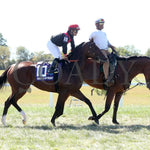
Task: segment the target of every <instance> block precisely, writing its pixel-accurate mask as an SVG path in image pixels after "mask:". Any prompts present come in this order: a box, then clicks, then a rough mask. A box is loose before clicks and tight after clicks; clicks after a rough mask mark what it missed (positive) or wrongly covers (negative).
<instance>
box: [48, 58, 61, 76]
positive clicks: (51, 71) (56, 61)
mask: <svg viewBox="0 0 150 150" xmlns="http://www.w3.org/2000/svg"><path fill="white" fill-rule="evenodd" d="M59 61H60V60H59V58H55V59H54V60H53V62H52V65H51V67H50V69H49V71H48V72H49V73H54V72H55V71H56V70H55V69H56V66H57V64H58V63H59Z"/></svg>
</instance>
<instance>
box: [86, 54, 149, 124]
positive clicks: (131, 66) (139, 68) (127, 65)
mask: <svg viewBox="0 0 150 150" xmlns="http://www.w3.org/2000/svg"><path fill="white" fill-rule="evenodd" d="M87 69H88V70H93V72H92V73H90V72H89V71H87ZM138 74H144V76H145V80H146V84H147V88H148V89H150V58H149V57H146V56H139V57H138V56H132V57H128V58H123V57H117V67H116V70H115V75H114V76H115V77H114V80H115V84H114V85H113V86H111V87H110V88H108V89H107V95H106V102H105V109H104V111H103V112H102V113H100V114H99V115H98V116H97V117H98V119H100V118H101V117H102V116H103V115H104V114H105V113H107V112H108V111H109V109H110V106H111V103H112V101H113V99H114V107H113V118H112V122H113V123H114V124H119V123H118V121H117V110H118V105H119V101H120V98H121V96H122V94H123V93H124V92H125V91H126V90H127V89H128V88H129V86H130V84H131V81H132V79H133V78H134V77H135V76H136V75H138ZM103 76H104V75H103V73H100V69H99V64H98V63H96V62H93V61H91V60H87V61H86V65H85V69H84V72H83V79H84V81H85V82H86V83H87V84H89V85H91V86H93V87H95V88H98V89H105V87H104V86H103ZM89 119H90V120H92V119H94V118H93V117H89Z"/></svg>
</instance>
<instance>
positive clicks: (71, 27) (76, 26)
mask: <svg viewBox="0 0 150 150" xmlns="http://www.w3.org/2000/svg"><path fill="white" fill-rule="evenodd" d="M71 29H74V30H80V27H79V26H78V25H77V24H73V25H70V26H69V27H68V31H69V30H71Z"/></svg>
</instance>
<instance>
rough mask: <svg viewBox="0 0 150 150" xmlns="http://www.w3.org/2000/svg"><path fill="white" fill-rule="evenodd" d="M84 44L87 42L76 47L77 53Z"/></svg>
mask: <svg viewBox="0 0 150 150" xmlns="http://www.w3.org/2000/svg"><path fill="white" fill-rule="evenodd" d="M83 44H85V42H82V43H81V44H79V45H78V46H76V47H75V51H76V50H77V49H80V48H81V47H82V46H83Z"/></svg>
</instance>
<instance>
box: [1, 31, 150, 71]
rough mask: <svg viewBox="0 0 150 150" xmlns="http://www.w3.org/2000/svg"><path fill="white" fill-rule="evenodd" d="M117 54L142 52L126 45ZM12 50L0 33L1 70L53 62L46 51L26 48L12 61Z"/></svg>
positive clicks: (20, 47)
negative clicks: (31, 50) (34, 50)
mask: <svg viewBox="0 0 150 150" xmlns="http://www.w3.org/2000/svg"><path fill="white" fill-rule="evenodd" d="M116 50H117V52H118V54H119V55H120V56H125V57H129V56H140V55H142V54H141V53H140V50H138V49H136V48H135V47H134V46H133V45H126V46H124V47H117V49H116ZM10 56H11V52H10V48H9V47H8V45H7V40H6V39H5V38H4V37H3V35H2V33H0V70H3V69H6V68H7V67H8V66H9V65H11V64H14V63H17V62H20V61H33V62H35V63H36V62H38V61H45V60H53V57H52V55H51V54H45V52H44V51H40V52H30V51H29V50H27V49H26V48H25V47H24V46H19V47H17V48H16V58H15V59H11V57H10ZM145 56H148V57H150V48H149V49H148V50H147V52H146V53H145Z"/></svg>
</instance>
